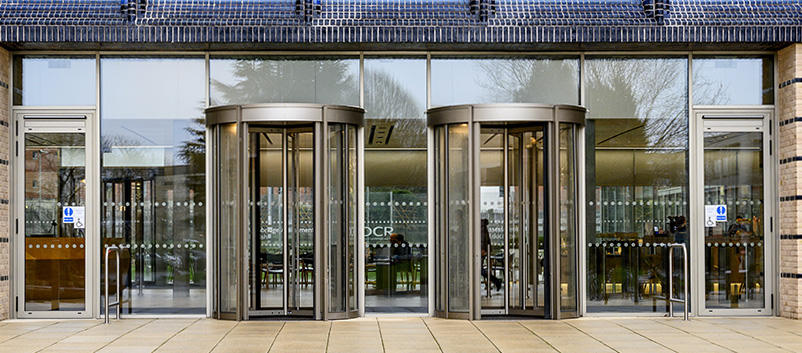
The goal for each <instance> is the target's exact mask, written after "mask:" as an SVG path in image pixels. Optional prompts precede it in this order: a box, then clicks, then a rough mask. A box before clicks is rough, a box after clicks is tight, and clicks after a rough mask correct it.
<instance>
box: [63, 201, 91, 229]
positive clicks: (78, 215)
mask: <svg viewBox="0 0 802 353" xmlns="http://www.w3.org/2000/svg"><path fill="white" fill-rule="evenodd" d="M61 215H62V217H61V222H62V223H69V224H73V225H74V226H75V228H78V229H84V228H86V208H85V207H84V206H65V207H62V210H61Z"/></svg>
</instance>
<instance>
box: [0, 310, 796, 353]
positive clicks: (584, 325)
mask: <svg viewBox="0 0 802 353" xmlns="http://www.w3.org/2000/svg"><path fill="white" fill-rule="evenodd" d="M37 351H42V352H56V351H72V352H94V351H99V352H126V353H128V352H152V351H156V352H268V351H269V352H639V353H640V352H693V353H701V352H760V353H768V352H802V321H795V320H788V319H782V318H709V319H701V318H696V319H693V320H692V321H690V322H683V321H681V320H679V319H664V318H655V319H646V318H637V319H634V318H615V319H607V318H585V319H575V320H564V321H543V320H540V321H535V320H525V321H475V322H470V321H462V320H442V319H434V318H423V319H421V318H380V319H376V318H363V319H355V320H347V321H333V322H319V321H287V322H282V321H250V322H240V323H236V322H231V321H219V320H211V319H197V320H191V319H159V320H147V319H130V318H129V319H123V320H122V321H113V322H112V323H111V324H110V325H104V324H103V323H102V322H101V321H98V320H80V321H79V320H62V321H44V320H42V321H40V320H37V321H24V320H14V321H2V322H0V352H15V353H21V352H37Z"/></svg>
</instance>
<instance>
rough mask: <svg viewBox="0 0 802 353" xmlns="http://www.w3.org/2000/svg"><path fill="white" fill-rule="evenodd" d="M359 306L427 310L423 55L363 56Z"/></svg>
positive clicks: (369, 310)
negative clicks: (362, 263)
mask: <svg viewBox="0 0 802 353" xmlns="http://www.w3.org/2000/svg"><path fill="white" fill-rule="evenodd" d="M364 74H365V110H366V111H367V112H366V119H367V121H366V126H365V184H366V185H365V311H367V312H377V313H382V312H383V313H387V312H417V313H425V312H428V305H429V304H428V288H429V285H428V278H429V276H428V273H429V271H428V258H429V244H428V229H427V226H428V220H427V217H428V214H427V209H428V202H427V187H426V184H427V180H426V175H427V174H426V173H427V170H426V120H425V116H424V112H425V110H426V109H425V108H426V60H425V59H424V58H414V57H412V58H403V57H401V58H370V57H368V58H365V72H364Z"/></svg>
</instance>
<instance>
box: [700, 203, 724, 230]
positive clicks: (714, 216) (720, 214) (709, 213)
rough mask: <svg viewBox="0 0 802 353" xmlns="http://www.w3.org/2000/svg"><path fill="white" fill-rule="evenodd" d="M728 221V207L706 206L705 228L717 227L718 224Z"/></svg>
mask: <svg viewBox="0 0 802 353" xmlns="http://www.w3.org/2000/svg"><path fill="white" fill-rule="evenodd" d="M726 221H727V205H705V227H715V226H716V222H726Z"/></svg>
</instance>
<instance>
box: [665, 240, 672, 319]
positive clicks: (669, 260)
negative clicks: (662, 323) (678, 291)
mask: <svg viewBox="0 0 802 353" xmlns="http://www.w3.org/2000/svg"><path fill="white" fill-rule="evenodd" d="M673 299H674V244H669V245H668V295H666V301H667V302H668V317H674V300H673Z"/></svg>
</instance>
